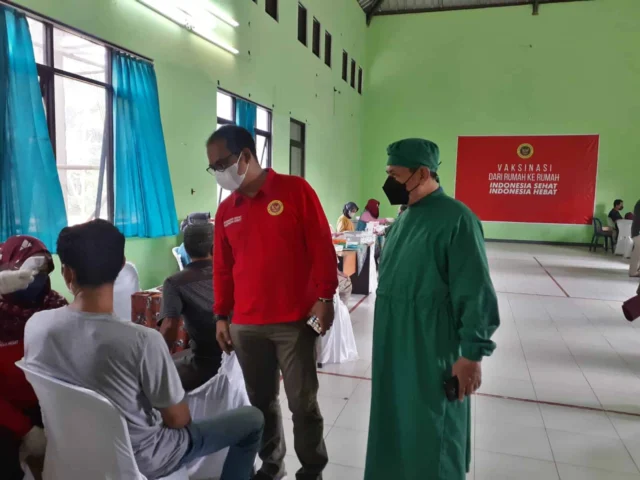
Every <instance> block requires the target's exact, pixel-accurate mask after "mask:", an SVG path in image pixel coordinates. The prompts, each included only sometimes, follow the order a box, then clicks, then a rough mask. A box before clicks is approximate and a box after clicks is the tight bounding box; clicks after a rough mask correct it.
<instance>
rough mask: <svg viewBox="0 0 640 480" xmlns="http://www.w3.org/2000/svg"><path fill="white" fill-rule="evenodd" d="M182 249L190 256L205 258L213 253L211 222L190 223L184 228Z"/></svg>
mask: <svg viewBox="0 0 640 480" xmlns="http://www.w3.org/2000/svg"><path fill="white" fill-rule="evenodd" d="M184 249H185V250H186V251H187V255H189V256H190V257H191V258H207V257H208V256H209V255H211V254H212V253H213V224H212V223H209V222H207V223H192V224H191V225H187V228H185V229H184Z"/></svg>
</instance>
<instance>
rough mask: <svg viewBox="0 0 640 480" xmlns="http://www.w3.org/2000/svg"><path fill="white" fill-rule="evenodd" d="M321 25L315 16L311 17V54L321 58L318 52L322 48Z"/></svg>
mask: <svg viewBox="0 0 640 480" xmlns="http://www.w3.org/2000/svg"><path fill="white" fill-rule="evenodd" d="M321 45H322V25H321V24H320V20H318V19H317V18H316V17H313V27H312V29H311V51H312V52H313V54H314V55H315V56H316V57H318V58H321V56H320V53H321V50H322V46H321Z"/></svg>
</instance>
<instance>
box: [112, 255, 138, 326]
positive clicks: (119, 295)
mask: <svg viewBox="0 0 640 480" xmlns="http://www.w3.org/2000/svg"><path fill="white" fill-rule="evenodd" d="M139 291H140V280H139V278H138V270H137V269H136V266H135V265H134V264H133V263H129V262H127V263H125V265H124V267H123V268H122V270H120V273H119V274H118V278H116V282H115V284H114V286H113V311H114V313H115V314H116V315H117V316H118V317H120V318H124V319H125V320H128V319H130V318H131V297H132V296H133V294H134V293H137V292H139Z"/></svg>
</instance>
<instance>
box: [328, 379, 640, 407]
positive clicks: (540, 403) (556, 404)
mask: <svg viewBox="0 0 640 480" xmlns="http://www.w3.org/2000/svg"><path fill="white" fill-rule="evenodd" d="M318 373H319V374H321V375H330V376H333V377H344V378H353V379H355V380H369V381H371V378H369V377H359V376H357V375H345V374H343V373H333V372H323V371H318ZM476 395H478V396H479V397H488V398H502V399H504V400H512V401H514V402H525V403H535V404H538V405H549V406H552V407H565V408H574V409H576V410H587V411H591V412H605V413H615V414H618V415H627V416H629V417H640V413H630V412H621V411H619V410H607V409H606V408H597V407H585V406H582V405H571V404H569V403H558V402H547V401H544V400H532V399H530V398H518V397H508V396H505V395H494V394H493V393H476Z"/></svg>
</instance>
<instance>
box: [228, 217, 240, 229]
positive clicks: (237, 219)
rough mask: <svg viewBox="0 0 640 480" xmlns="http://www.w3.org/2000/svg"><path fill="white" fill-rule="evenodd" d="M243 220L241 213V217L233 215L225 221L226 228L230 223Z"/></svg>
mask: <svg viewBox="0 0 640 480" xmlns="http://www.w3.org/2000/svg"><path fill="white" fill-rule="evenodd" d="M241 221H242V215H240V216H239V217H232V218H229V219H228V220H225V221H224V226H225V228H226V227H228V226H229V225H233V224H234V223H238V222H241Z"/></svg>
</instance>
